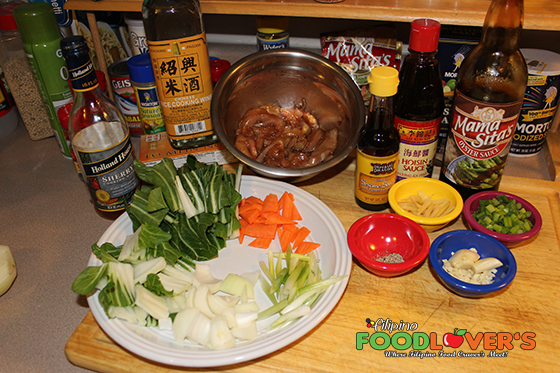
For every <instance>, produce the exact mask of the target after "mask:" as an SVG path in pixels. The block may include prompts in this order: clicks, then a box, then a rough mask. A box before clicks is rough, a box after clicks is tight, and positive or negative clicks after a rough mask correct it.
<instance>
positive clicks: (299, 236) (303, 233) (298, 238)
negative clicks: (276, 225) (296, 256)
mask: <svg viewBox="0 0 560 373" xmlns="http://www.w3.org/2000/svg"><path fill="white" fill-rule="evenodd" d="M309 233H311V231H310V230H309V229H307V228H306V227H301V228H300V229H298V231H297V233H296V234H295V236H294V239H293V240H294V241H293V246H292V247H293V248H294V249H297V247H298V246H299V245H300V244H301V243H302V242H303V240H305V239H306V238H307V236H309Z"/></svg>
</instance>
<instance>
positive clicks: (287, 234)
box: [278, 227, 294, 252]
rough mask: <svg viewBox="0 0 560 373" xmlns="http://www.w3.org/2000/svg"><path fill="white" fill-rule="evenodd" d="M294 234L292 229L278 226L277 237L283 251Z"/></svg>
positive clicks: (286, 248)
mask: <svg viewBox="0 0 560 373" xmlns="http://www.w3.org/2000/svg"><path fill="white" fill-rule="evenodd" d="M293 235H294V231H291V230H287V229H286V228H283V227H282V228H278V239H279V240H280V247H281V248H282V251H283V252H286V251H287V250H288V246H290V244H291V242H292V237H293Z"/></svg>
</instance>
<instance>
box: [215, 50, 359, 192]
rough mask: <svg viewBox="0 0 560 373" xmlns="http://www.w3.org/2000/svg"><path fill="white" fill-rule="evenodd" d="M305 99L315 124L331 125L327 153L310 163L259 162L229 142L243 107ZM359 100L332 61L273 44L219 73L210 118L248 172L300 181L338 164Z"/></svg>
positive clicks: (352, 141)
mask: <svg viewBox="0 0 560 373" xmlns="http://www.w3.org/2000/svg"><path fill="white" fill-rule="evenodd" d="M302 104H303V105H305V110H306V111H308V112H310V113H311V114H313V115H314V116H315V117H316V118H317V120H318V122H319V125H320V126H321V127H323V128H325V129H327V130H329V129H332V128H334V127H337V129H338V144H337V148H336V150H335V151H334V153H333V157H332V158H331V159H329V160H327V161H325V162H323V163H321V164H318V165H316V166H312V167H307V168H300V169H288V168H281V167H273V166H268V165H264V164H262V163H259V162H257V161H256V160H253V159H251V158H250V157H248V156H246V155H245V154H243V153H242V152H241V151H239V150H238V149H237V148H236V147H235V137H236V136H235V131H236V130H237V128H238V124H239V120H240V119H241V118H242V117H243V115H244V114H245V113H246V111H247V110H249V109H252V108H255V107H259V106H262V105H277V106H281V107H284V108H293V107H294V105H302ZM364 120H365V106H364V103H363V99H362V96H361V94H360V91H359V89H358V87H357V86H356V84H355V83H354V81H353V80H352V79H351V78H350V76H349V75H348V73H346V72H345V71H344V70H343V69H342V68H340V67H339V66H338V65H336V64H335V63H334V62H332V61H330V60H328V59H326V58H324V57H322V56H320V55H318V54H315V53H311V52H307V51H304V50H295V49H289V48H288V49H279V50H270V51H265V52H256V53H254V54H251V55H249V56H247V57H245V58H243V59H241V60H239V61H238V62H236V63H235V64H233V65H232V66H231V67H230V68H229V69H228V70H227V71H226V72H225V74H224V75H223V76H222V78H221V79H220V81H219V82H218V84H217V85H216V88H215V90H214V94H213V97H212V124H213V126H214V130H215V131H216V134H217V136H218V138H219V139H220V141H221V142H222V143H223V144H224V145H225V147H226V148H227V149H228V150H229V151H230V152H231V153H232V154H233V155H234V156H235V157H236V158H237V159H239V160H240V161H241V162H243V163H244V164H245V165H247V166H248V167H249V168H250V169H251V170H252V171H253V172H254V173H256V174H258V175H261V176H265V177H269V178H273V179H279V180H283V181H287V182H292V183H294V182H300V181H303V180H306V179H309V178H310V177H312V176H315V175H317V174H318V173H320V172H322V171H325V170H327V169H329V168H331V167H333V166H334V165H336V164H338V163H339V162H340V161H342V160H343V159H344V158H346V157H347V156H348V154H350V153H351V152H352V150H353V149H354V147H355V146H356V141H357V139H358V135H359V132H360V129H361V127H362V125H363V123H364Z"/></svg>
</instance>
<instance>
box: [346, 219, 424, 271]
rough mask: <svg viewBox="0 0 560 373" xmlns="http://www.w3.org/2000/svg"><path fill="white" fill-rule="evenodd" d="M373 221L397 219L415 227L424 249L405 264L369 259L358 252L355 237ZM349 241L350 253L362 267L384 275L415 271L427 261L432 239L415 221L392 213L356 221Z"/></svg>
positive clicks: (350, 232) (348, 238) (352, 226)
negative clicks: (367, 223) (361, 228)
mask: <svg viewBox="0 0 560 373" xmlns="http://www.w3.org/2000/svg"><path fill="white" fill-rule="evenodd" d="M372 219H376V220H377V219H396V220H400V221H402V222H405V223H407V224H409V225H410V226H412V227H414V229H415V230H416V231H417V232H418V233H420V235H421V236H422V248H421V249H420V252H419V253H418V254H416V255H415V256H413V257H412V258H410V259H409V260H407V261H405V262H403V263H384V262H378V261H376V260H373V259H371V258H368V257H366V256H364V255H362V251H361V250H357V247H356V246H354V239H353V237H355V234H356V232H355V231H356V230H357V229H358V228H359V227H360V226H361V225H363V224H364V223H366V222H368V221H370V220H372ZM347 241H348V247H349V248H350V252H352V255H354V256H355V257H356V259H358V261H359V262H360V263H361V264H362V265H364V266H367V267H368V268H373V269H374V270H375V271H378V272H382V273H403V272H407V271H409V270H411V269H413V268H414V267H416V266H417V265H419V264H420V263H422V261H424V259H426V257H427V256H428V253H429V251H430V237H429V236H428V233H426V231H425V230H424V229H423V228H422V227H421V226H420V225H419V224H418V223H416V222H415V221H414V220H412V219H409V218H407V217H406V216H401V215H398V214H392V213H374V214H369V215H366V216H363V217H361V218H360V219H358V220H356V221H355V222H354V223H352V225H351V226H350V229H349V230H348V234H347Z"/></svg>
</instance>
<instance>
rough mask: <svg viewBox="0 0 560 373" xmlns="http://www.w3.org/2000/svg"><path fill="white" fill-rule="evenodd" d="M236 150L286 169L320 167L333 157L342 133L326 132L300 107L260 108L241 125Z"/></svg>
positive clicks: (240, 122) (258, 160) (254, 109)
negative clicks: (319, 165)
mask: <svg viewBox="0 0 560 373" xmlns="http://www.w3.org/2000/svg"><path fill="white" fill-rule="evenodd" d="M235 135H236V138H235V146H236V148H237V149H239V150H240V151H241V152H242V153H243V154H245V155H246V156H248V157H250V158H251V159H254V160H256V161H257V162H260V163H263V164H266V165H269V166H274V167H283V168H304V167H311V166H315V165H318V164H320V163H322V162H324V161H326V160H328V159H330V158H331V157H332V154H333V152H334V150H335V149H336V146H337V142H338V130H337V129H336V128H332V129H330V130H325V129H323V128H321V127H320V126H319V123H318V122H317V119H316V118H315V117H314V116H313V115H312V114H311V113H309V112H307V111H305V110H304V109H300V108H297V107H294V108H282V107H279V106H260V107H256V108H253V109H249V110H248V111H247V112H246V113H245V115H244V116H243V118H241V120H240V121H239V128H238V129H237V131H236V132H235Z"/></svg>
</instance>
